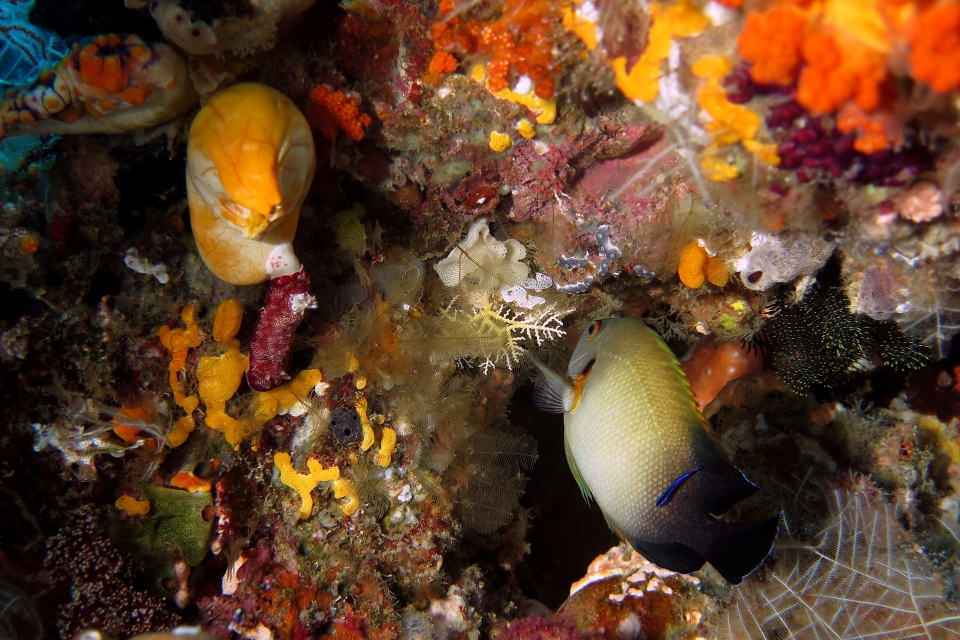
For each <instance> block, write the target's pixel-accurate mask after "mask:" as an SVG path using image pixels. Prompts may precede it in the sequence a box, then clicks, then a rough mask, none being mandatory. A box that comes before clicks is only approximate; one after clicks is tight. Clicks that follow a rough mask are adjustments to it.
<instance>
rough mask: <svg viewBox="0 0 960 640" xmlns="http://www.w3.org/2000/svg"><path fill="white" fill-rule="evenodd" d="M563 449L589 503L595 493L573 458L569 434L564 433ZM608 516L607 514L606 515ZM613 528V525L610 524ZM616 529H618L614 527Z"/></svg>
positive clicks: (584, 497)
mask: <svg viewBox="0 0 960 640" xmlns="http://www.w3.org/2000/svg"><path fill="white" fill-rule="evenodd" d="M563 451H564V453H566V454H567V464H568V465H570V471H571V472H572V473H573V479H574V480H576V481H577V486H578V487H580V493H582V494H583V499H584V500H586V501H587V504H590V502H591V501H593V493H592V492H591V491H590V487H588V486H587V483H586V482H584V480H583V475H582V474H581V473H580V467H578V466H577V461H576V460H574V458H573V453H572V452H571V451H570V443H569V442H567V434H566V433H564V434H563ZM604 517H606V515H604ZM607 524H610V521H609V520H608V521H607ZM610 528H611V529H613V526H612V525H611V526H610ZM614 531H616V529H614Z"/></svg>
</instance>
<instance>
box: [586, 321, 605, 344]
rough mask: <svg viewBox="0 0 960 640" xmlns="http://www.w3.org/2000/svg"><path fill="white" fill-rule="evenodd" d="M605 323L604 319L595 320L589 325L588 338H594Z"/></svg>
mask: <svg viewBox="0 0 960 640" xmlns="http://www.w3.org/2000/svg"><path fill="white" fill-rule="evenodd" d="M602 325H603V320H594V321H593V324H591V325H590V326H589V327H587V340H593V339H594V338H595V337H596V335H597V334H598V333H600V327H601V326H602Z"/></svg>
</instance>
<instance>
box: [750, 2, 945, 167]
mask: <svg viewBox="0 0 960 640" xmlns="http://www.w3.org/2000/svg"><path fill="white" fill-rule="evenodd" d="M958 34H960V2H957V0H939V1H936V0H934V1H932V2H919V1H917V0H779V1H775V2H774V3H773V4H772V5H766V8H765V9H763V10H753V11H750V12H749V13H748V14H747V16H746V23H745V25H744V28H743V31H742V32H741V33H740V35H739V37H738V39H737V47H738V50H739V53H740V56H741V57H742V58H743V59H744V60H746V61H747V62H749V63H751V66H750V77H751V78H752V79H753V80H754V81H755V82H757V83H760V84H779V85H783V86H789V85H793V84H796V87H797V91H796V100H797V102H798V103H799V104H800V105H801V106H803V107H804V108H805V109H806V110H807V111H809V112H810V113H812V114H814V115H823V114H828V113H833V112H835V111H837V110H847V109H849V107H851V106H853V107H856V108H857V110H856V111H855V112H854V113H852V114H851V113H849V112H848V113H846V114H843V115H841V116H840V117H841V118H842V119H843V120H844V124H843V127H842V128H841V130H842V131H843V132H850V131H857V133H858V138H857V141H856V144H855V148H856V149H857V151H860V152H862V153H873V152H876V151H880V150H882V149H887V148H889V147H891V146H893V145H895V144H898V143H899V142H900V139H901V132H900V129H901V128H902V124H897V123H894V122H893V113H894V109H893V105H892V102H893V91H894V90H895V85H894V81H895V80H896V79H897V78H896V75H897V74H903V73H904V72H905V71H906V68H905V67H906V66H907V65H905V64H904V63H903V60H904V58H905V56H906V54H907V52H908V51H909V73H910V76H911V77H912V78H913V79H915V80H917V81H921V82H925V83H927V84H929V85H930V86H931V87H932V88H933V89H934V90H935V91H937V92H940V93H946V92H948V91H951V90H954V89H960V35H958Z"/></svg>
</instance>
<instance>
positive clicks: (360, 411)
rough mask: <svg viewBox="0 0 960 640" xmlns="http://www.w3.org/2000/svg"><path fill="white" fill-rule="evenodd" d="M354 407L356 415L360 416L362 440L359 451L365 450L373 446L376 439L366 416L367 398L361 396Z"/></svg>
mask: <svg viewBox="0 0 960 640" xmlns="http://www.w3.org/2000/svg"><path fill="white" fill-rule="evenodd" d="M354 408H355V409H356V410H357V415H358V416H360V426H361V427H363V442H361V443H360V451H367V450H369V449H370V447H372V446H373V441H374V440H375V439H376V436H375V435H374V433H373V426H372V425H371V424H370V419H369V418H368V417H367V399H366V398H364V397H363V396H361V397H360V399H359V400H357V402H356V404H355V405H354Z"/></svg>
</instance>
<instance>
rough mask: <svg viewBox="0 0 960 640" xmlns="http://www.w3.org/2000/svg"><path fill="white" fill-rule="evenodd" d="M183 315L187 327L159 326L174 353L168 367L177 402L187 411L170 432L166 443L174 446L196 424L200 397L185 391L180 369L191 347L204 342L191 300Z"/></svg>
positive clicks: (159, 333) (166, 344)
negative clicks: (195, 415)
mask: <svg viewBox="0 0 960 640" xmlns="http://www.w3.org/2000/svg"><path fill="white" fill-rule="evenodd" d="M180 318H181V320H183V324H184V328H177V329H171V328H170V327H168V326H166V325H164V326H162V327H160V328H159V329H158V330H157V334H158V335H159V336H160V343H161V344H162V345H163V346H164V347H166V349H167V350H168V351H169V352H170V355H171V356H172V359H171V361H170V365H169V366H168V369H169V371H170V387H171V388H172V389H173V399H174V402H176V403H177V405H178V406H179V407H181V408H182V409H183V410H184V411H185V412H186V413H187V415H185V416H183V417H182V418H180V419H179V420H178V421H177V426H176V427H174V428H173V429H172V430H171V431H170V433H169V434H167V444H169V445H170V446H171V447H179V446H180V445H181V444H183V443H184V442H186V440H187V437H188V436H189V435H190V433H191V432H192V431H193V430H194V428H196V422H195V421H194V419H193V412H194V411H195V410H196V408H197V406H199V404H200V399H199V398H198V397H197V396H194V395H190V396H188V395H187V394H186V392H185V391H184V385H183V382H182V381H181V380H180V372H182V371H184V370H185V369H186V368H187V356H188V355H189V353H190V349H192V348H196V347H199V346H200V342H201V339H200V327H199V326H198V325H197V323H196V320H195V319H194V312H193V305H192V304H188V305H187V306H185V307H184V308H183V313H182V314H181V315H180Z"/></svg>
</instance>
